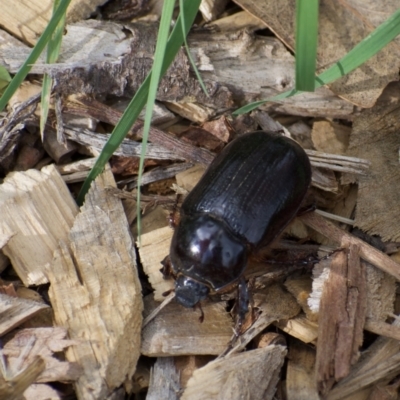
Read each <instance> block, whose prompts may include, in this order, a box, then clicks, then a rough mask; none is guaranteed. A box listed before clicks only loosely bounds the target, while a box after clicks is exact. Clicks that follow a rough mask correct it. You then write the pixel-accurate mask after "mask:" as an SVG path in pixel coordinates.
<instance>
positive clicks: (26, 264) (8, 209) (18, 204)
mask: <svg viewBox="0 0 400 400" xmlns="http://www.w3.org/2000/svg"><path fill="white" fill-rule="evenodd" d="M0 208H1V209H2V210H4V212H3V213H2V218H1V220H0V235H13V236H12V237H11V239H10V240H9V241H8V243H7V244H6V245H5V246H4V247H3V252H4V254H5V255H7V256H8V257H9V258H10V261H11V263H12V265H13V267H14V269H15V270H16V272H17V274H18V276H19V277H20V278H21V280H22V281H23V283H24V285H25V286H29V285H39V284H43V283H47V282H48V280H47V277H46V275H45V269H46V266H47V265H49V264H50V262H51V260H52V258H53V252H54V251H55V249H57V247H58V241H59V240H64V241H65V240H67V238H68V233H69V230H70V228H71V226H72V224H73V220H74V217H75V215H76V214H77V212H78V208H77V206H76V203H75V201H74V199H73V198H72V196H71V193H70V192H69V190H68V188H67V186H66V185H65V183H64V181H63V180H62V178H61V176H60V174H59V173H58V172H57V170H56V168H55V167H54V165H49V166H48V167H44V168H43V169H42V170H41V171H37V170H29V171H25V172H17V173H14V174H10V175H9V176H8V177H7V178H6V179H5V181H4V183H3V184H2V185H0ZM16 216H18V217H16Z"/></svg>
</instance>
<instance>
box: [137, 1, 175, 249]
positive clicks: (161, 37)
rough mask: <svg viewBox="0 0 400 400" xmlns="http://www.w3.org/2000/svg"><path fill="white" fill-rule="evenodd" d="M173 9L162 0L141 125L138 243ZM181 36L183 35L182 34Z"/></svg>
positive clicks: (172, 5) (170, 3) (168, 3)
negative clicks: (144, 183) (142, 190)
mask: <svg viewBox="0 0 400 400" xmlns="http://www.w3.org/2000/svg"><path fill="white" fill-rule="evenodd" d="M174 8H175V0H164V4H163V9H162V13H161V21H160V27H159V29H158V36H157V44H156V50H155V53H154V63H153V68H152V70H151V78H150V85H149V94H148V97H147V104H146V114H145V119H144V125H143V136H142V153H141V156H140V163H139V173H138V191H137V213H136V215H137V217H136V218H137V227H138V238H139V242H140V237H141V229H140V228H141V224H140V219H141V208H140V186H141V181H142V175H143V166H144V160H145V157H146V146H147V141H148V137H149V131H150V124H151V117H152V115H153V108H154V103H155V101H156V95H157V89H158V84H159V83H160V79H161V76H162V66H163V60H164V56H165V50H166V47H167V39H168V35H169V31H170V26H171V22H172V13H173V11H174ZM182 35H183V33H182Z"/></svg>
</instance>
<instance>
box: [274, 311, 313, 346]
mask: <svg viewBox="0 0 400 400" xmlns="http://www.w3.org/2000/svg"><path fill="white" fill-rule="evenodd" d="M274 325H275V326H277V327H278V328H279V329H282V330H283V331H284V332H286V333H287V334H289V335H290V336H293V337H295V338H297V339H299V340H301V341H302V342H304V343H314V342H315V341H316V340H317V337H318V325H317V323H315V322H312V321H310V320H309V319H308V318H306V316H305V315H304V314H301V315H299V316H298V317H295V318H291V319H288V320H286V319H283V320H280V321H277V322H275V323H274Z"/></svg>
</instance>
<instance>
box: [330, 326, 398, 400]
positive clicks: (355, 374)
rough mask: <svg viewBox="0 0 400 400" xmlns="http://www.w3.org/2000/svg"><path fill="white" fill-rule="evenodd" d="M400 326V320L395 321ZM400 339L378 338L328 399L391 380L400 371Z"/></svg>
mask: <svg viewBox="0 0 400 400" xmlns="http://www.w3.org/2000/svg"><path fill="white" fill-rule="evenodd" d="M393 325H394V326H396V327H397V328H399V327H400V320H398V319H397V320H395V321H394V323H393ZM399 351H400V341H398V340H393V339H388V338H385V337H380V338H378V339H377V340H376V341H375V342H374V343H373V344H372V345H371V346H370V347H369V348H368V351H367V352H365V354H363V357H362V358H361V359H360V360H359V362H358V363H357V364H356V365H354V367H353V368H352V371H351V372H350V374H349V375H348V376H347V377H346V378H344V379H343V380H341V381H340V382H339V383H338V384H337V385H336V386H335V387H334V388H333V389H332V390H331V391H330V392H329V394H328V395H327V397H326V399H327V400H342V399H344V398H346V397H347V396H350V395H352V394H356V393H358V392H361V391H362V390H364V389H365V388H367V387H370V386H371V385H374V384H376V383H378V382H379V381H382V382H384V383H387V382H389V381H390V380H392V379H393V378H394V377H395V376H397V375H398V374H399V373H400V353H399Z"/></svg>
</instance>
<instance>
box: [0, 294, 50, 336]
mask: <svg viewBox="0 0 400 400" xmlns="http://www.w3.org/2000/svg"><path fill="white" fill-rule="evenodd" d="M47 308H49V306H47V305H46V304H41V303H38V302H37V301H31V300H25V299H21V298H19V297H12V296H7V295H6V294H0V315H1V318H0V336H2V335H4V334H5V333H7V332H9V331H11V330H12V329H14V328H15V327H16V326H18V325H21V324H22V323H23V322H25V321H26V320H28V319H29V318H31V317H32V316H34V315H35V314H37V313H38V312H39V311H41V310H44V309H47Z"/></svg>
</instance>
